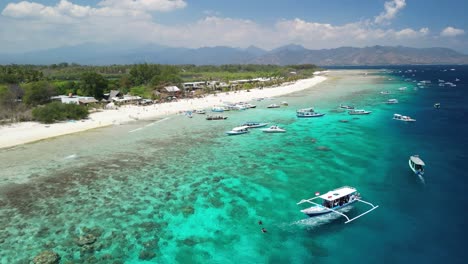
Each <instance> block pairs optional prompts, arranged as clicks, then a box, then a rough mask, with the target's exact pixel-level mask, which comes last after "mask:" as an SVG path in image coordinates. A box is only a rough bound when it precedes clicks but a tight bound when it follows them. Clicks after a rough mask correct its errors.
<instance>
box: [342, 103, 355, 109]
mask: <svg viewBox="0 0 468 264" xmlns="http://www.w3.org/2000/svg"><path fill="white" fill-rule="evenodd" d="M340 108H341V109H354V106H352V105H344V104H340Z"/></svg>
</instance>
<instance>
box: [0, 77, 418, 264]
mask: <svg viewBox="0 0 468 264" xmlns="http://www.w3.org/2000/svg"><path fill="white" fill-rule="evenodd" d="M368 73H369V74H367V75H364V74H363V71H336V72H333V73H332V74H331V75H330V78H329V80H328V81H326V82H324V83H322V84H320V85H319V88H320V92H317V89H311V90H307V91H303V92H300V93H296V94H291V95H288V96H284V97H282V98H276V99H272V100H264V101H261V102H256V104H257V105H258V107H257V109H252V110H248V111H242V112H236V113H227V115H228V116H229V118H228V119H227V120H226V121H206V120H204V118H203V117H202V116H195V117H194V118H192V119H188V118H186V117H183V116H174V117H170V118H169V119H164V120H161V119H155V120H151V121H146V122H139V123H131V124H127V125H121V126H115V127H112V128H105V129H98V130H93V131H88V132H84V133H80V134H75V135H70V136H64V137H60V138H56V139H51V140H46V141H41V142H38V143H34V144H28V145H24V146H19V147H16V148H13V149H7V150H2V151H0V160H1V161H2V172H0V184H1V185H0V195H1V196H0V206H1V207H0V216H1V217H0V224H1V226H3V227H4V228H3V229H1V230H0V252H2V253H1V257H0V263H27V262H28V261H29V260H31V259H32V258H33V257H34V256H35V255H36V254H38V253H39V252H41V251H43V250H45V249H50V250H54V251H55V252H57V253H58V254H59V255H60V256H61V259H62V263H305V262H313V263H339V262H343V261H346V262H351V263H353V262H358V261H359V262H365V263H376V262H382V259H384V260H385V261H386V262H388V263H394V262H401V261H402V258H400V257H399V256H395V255H393V253H392V252H394V251H399V250H401V248H406V247H411V243H413V241H412V237H413V233H412V230H414V229H415V228H416V227H417V225H418V221H419V220H418V219H417V218H415V216H414V215H412V211H411V210H409V209H407V208H400V207H399V205H401V203H402V201H401V197H399V196H398V193H399V192H400V191H401V190H402V189H403V190H404V189H406V190H409V189H412V190H415V191H416V192H420V191H421V190H423V189H424V185H423V184H421V182H419V180H418V179H417V178H416V177H412V176H414V175H411V174H410V173H409V172H408V170H409V169H408V168H407V165H406V164H407V158H408V156H407V155H406V154H405V156H395V153H398V150H399V149H400V148H401V145H402V144H405V139H404V138H401V136H400V135H399V134H397V133H396V131H397V130H398V129H399V127H400V126H408V125H411V124H400V123H395V122H396V121H393V120H391V117H392V115H393V113H394V111H395V109H398V110H399V111H402V110H405V109H409V108H408V106H407V105H408V104H411V102H412V100H415V99H414V98H415V97H417V96H418V93H420V91H415V90H413V89H409V90H408V91H405V92H398V91H397V88H398V87H401V86H405V85H406V84H405V83H404V82H403V81H402V79H399V78H395V77H393V78H394V79H392V80H389V77H388V74H386V73H384V72H381V71H368ZM382 90H391V91H393V92H395V94H393V95H381V94H379V91H382ZM388 98H398V100H399V101H400V104H399V105H386V104H383V103H382V102H383V101H385V100H386V99H388ZM284 100H285V101H288V102H289V106H288V107H282V108H279V109H267V108H266V106H267V105H268V104H270V103H273V102H276V103H278V102H280V101H284ZM340 103H346V104H354V105H356V106H358V107H359V108H364V109H366V110H371V111H373V113H372V114H371V115H369V116H349V115H348V114H347V113H346V112H340V111H337V110H336V109H337V106H338V105H339V104H340ZM405 105H406V106H405ZM310 106H315V107H316V110H317V111H320V112H325V113H326V115H325V117H323V118H312V119H297V118H296V117H295V110H296V109H298V108H304V107H310ZM403 114H406V113H403ZM407 114H410V113H407ZM343 120H346V121H347V122H341V121H343ZM244 121H261V122H270V123H271V124H277V125H279V126H281V127H283V128H285V129H286V130H287V133H285V134H264V133H262V132H261V131H260V130H252V131H251V133H249V134H246V135H240V136H226V135H224V132H225V131H227V130H229V129H231V128H232V127H234V126H237V125H239V124H240V123H242V122H244ZM415 125H416V124H415ZM138 128H143V129H141V130H136V131H135V129H138ZM409 154H413V153H409ZM395 163H399V164H400V163H401V164H400V165H398V166H399V167H402V168H403V169H401V171H399V172H398V173H394V171H393V169H392V168H393V167H394V166H395ZM343 185H350V186H354V187H356V188H357V189H358V190H359V192H360V193H361V194H362V196H363V198H364V200H368V201H371V202H373V203H374V204H378V205H380V208H379V209H377V210H375V211H374V212H372V213H371V214H369V215H366V216H365V217H362V218H360V219H359V220H356V221H354V222H352V223H350V224H344V219H343V218H340V217H334V216H325V217H321V218H319V219H311V218H307V217H306V216H305V215H303V214H302V213H301V212H300V211H299V210H300V209H302V208H303V207H300V206H298V205H296V203H297V202H298V201H299V200H301V199H304V198H310V197H312V196H313V195H314V193H315V192H317V191H320V192H326V191H328V190H330V189H334V188H337V187H340V186H343ZM365 209H366V207H365V206H362V205H355V206H354V207H353V208H352V209H350V211H349V213H350V214H351V215H358V214H359V213H360V212H363V211H364V210H365ZM259 220H261V221H262V222H263V225H262V226H260V225H259V224H258V223H257V222H258V221H259ZM261 227H264V228H266V229H267V230H268V232H267V233H262V232H261V231H260V229H261ZM86 234H92V235H93V236H95V237H96V242H95V243H93V244H91V246H86V247H81V246H79V245H77V239H78V238H79V237H80V236H83V235H86ZM369 252H372V253H369ZM414 254H415V256H418V255H419V254H421V255H422V254H425V251H424V250H420V249H419V248H418V249H417V250H415V251H414ZM364 255H365V257H363V256H364Z"/></svg>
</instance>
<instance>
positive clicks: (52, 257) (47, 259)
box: [33, 250, 60, 264]
mask: <svg viewBox="0 0 468 264" xmlns="http://www.w3.org/2000/svg"><path fill="white" fill-rule="evenodd" d="M33 263H34V264H58V263H60V256H59V255H58V254H57V253H55V252H53V251H51V250H45V251H42V252H41V253H39V255H37V256H35V257H34V259H33Z"/></svg>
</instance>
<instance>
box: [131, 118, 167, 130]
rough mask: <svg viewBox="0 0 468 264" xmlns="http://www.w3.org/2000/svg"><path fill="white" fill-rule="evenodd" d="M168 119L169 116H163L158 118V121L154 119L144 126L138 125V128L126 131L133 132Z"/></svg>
mask: <svg viewBox="0 0 468 264" xmlns="http://www.w3.org/2000/svg"><path fill="white" fill-rule="evenodd" d="M168 119H170V118H169V117H166V118H163V119H161V120H158V121H155V122H153V123H150V124H147V125H145V126H144V127H139V128H136V129H133V130H130V131H128V133H133V132H137V131H140V130H142V129H143V128H145V127H149V126H152V125H154V124H157V123H159V122H163V121H166V120H168Z"/></svg>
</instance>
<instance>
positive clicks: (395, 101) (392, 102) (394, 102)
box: [385, 99, 398, 104]
mask: <svg viewBox="0 0 468 264" xmlns="http://www.w3.org/2000/svg"><path fill="white" fill-rule="evenodd" d="M385 103H386V104H398V100H397V99H388V100H387V102H385Z"/></svg>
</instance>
